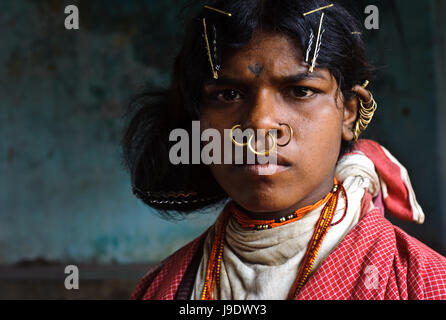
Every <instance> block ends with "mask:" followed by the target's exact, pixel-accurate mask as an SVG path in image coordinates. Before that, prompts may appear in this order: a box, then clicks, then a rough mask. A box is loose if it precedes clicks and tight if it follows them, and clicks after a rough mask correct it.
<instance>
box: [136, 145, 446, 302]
mask: <svg viewBox="0 0 446 320" xmlns="http://www.w3.org/2000/svg"><path fill="white" fill-rule="evenodd" d="M358 149H360V150H361V152H363V153H364V154H366V155H367V156H368V157H369V158H370V159H372V160H373V162H374V163H375V166H376V170H377V171H378V173H379V174H380V176H381V177H383V176H384V177H387V180H386V184H388V186H390V187H389V188H388V190H389V194H388V195H387V196H386V198H384V199H380V197H378V198H377V199H375V205H378V207H381V209H373V210H371V211H370V212H369V208H368V206H367V203H369V200H370V199H371V196H370V194H368V193H366V196H365V197H364V199H363V206H362V209H361V212H362V213H363V215H364V216H363V217H362V219H361V220H360V221H359V222H358V224H357V225H356V226H355V227H354V228H353V229H352V230H351V231H350V232H349V233H348V234H347V236H346V237H345V238H344V239H343V240H342V241H341V242H340V243H339V244H338V246H337V247H336V248H335V249H334V250H333V251H332V252H331V253H330V254H329V255H328V257H327V258H326V259H325V260H324V262H323V263H322V264H321V266H320V267H319V268H318V269H317V270H316V272H315V273H314V274H313V275H312V276H311V277H310V278H309V280H308V282H307V283H306V284H305V286H304V287H303V288H302V289H301V291H300V292H299V295H298V296H297V299H303V300H319V299H327V300H329V299H333V300H334V299H336V300H337V299H354V300H363V299H367V300H369V299H392V300H393V299H404V300H406V299H417V300H422V299H446V258H445V257H443V256H441V255H440V254H438V253H436V252H435V251H433V250H432V249H430V248H429V247H427V246H426V245H424V244H422V243H421V242H419V241H418V240H416V239H415V238H413V237H411V236H409V235H408V234H407V233H405V232H404V231H403V230H401V229H400V228H398V227H396V226H394V225H392V224H391V223H390V222H389V221H388V220H387V219H386V218H384V216H383V214H382V212H384V208H382V205H379V203H381V201H383V205H384V207H385V209H386V212H390V213H391V214H392V215H394V216H399V217H400V218H406V219H408V220H409V219H410V217H409V216H410V214H411V210H410V208H409V207H410V204H409V202H410V201H409V199H408V196H407V190H405V188H407V187H406V186H405V185H404V184H402V183H401V181H399V180H400V179H399V175H398V171H395V170H397V168H396V167H395V166H393V165H392V164H390V163H389V159H388V158H386V157H385V154H384V153H383V152H382V150H381V148H380V146H379V144H377V143H375V142H373V141H368V140H366V141H365V140H362V141H360V142H359V143H358V147H357V150H358ZM398 195H399V196H398ZM206 234H207V232H205V233H204V234H202V235H201V236H200V237H198V238H197V239H195V240H194V241H192V242H191V243H189V244H188V245H186V246H184V247H183V248H181V249H179V250H178V251H177V252H175V253H174V254H172V255H171V256H170V257H168V258H167V259H166V260H164V261H163V262H162V263H160V264H159V265H157V266H156V267H154V268H152V269H151V270H150V271H149V272H148V273H147V274H146V275H145V276H144V278H143V279H142V280H141V282H140V283H139V284H138V286H137V288H136V289H135V291H134V293H133V294H132V296H131V299H143V300H146V299H149V300H171V299H189V298H190V295H188V294H186V295H185V294H184V292H189V293H190V289H191V288H192V286H193V284H194V281H195V277H194V272H195V273H196V270H197V268H198V267H197V262H199V261H200V260H201V254H202V246H203V240H204V239H205V237H206ZM193 266H195V267H193ZM191 270H192V277H191V276H190V275H191ZM185 274H188V275H189V276H188V277H186V276H185ZM187 278H188V279H187ZM184 288H186V290H184ZM188 288H189V290H187V289H188ZM180 291H181V292H180Z"/></svg>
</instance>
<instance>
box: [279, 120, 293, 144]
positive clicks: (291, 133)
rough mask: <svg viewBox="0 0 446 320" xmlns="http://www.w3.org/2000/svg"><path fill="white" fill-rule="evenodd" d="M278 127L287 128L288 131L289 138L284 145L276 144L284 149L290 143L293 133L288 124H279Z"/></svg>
mask: <svg viewBox="0 0 446 320" xmlns="http://www.w3.org/2000/svg"><path fill="white" fill-rule="evenodd" d="M279 126H287V127H288V129H289V131H290V137H289V138H288V141H287V142H286V143H283V144H280V143H277V145H278V146H279V147H286V146H287V145H288V144H289V143H290V142H291V139H293V135H294V131H293V128H291V126H290V125H289V124H288V123H279Z"/></svg>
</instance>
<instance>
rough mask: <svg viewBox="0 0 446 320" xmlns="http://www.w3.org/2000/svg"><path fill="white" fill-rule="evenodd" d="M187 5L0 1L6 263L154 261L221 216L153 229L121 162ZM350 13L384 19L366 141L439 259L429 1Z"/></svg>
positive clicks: (169, 57)
mask: <svg viewBox="0 0 446 320" xmlns="http://www.w3.org/2000/svg"><path fill="white" fill-rule="evenodd" d="M184 2H185V1H173V0H157V1H155V0H153V1H149V0H147V1H136V0H126V1H124V0H107V1H105V0H103V1H62V0H42V1H40V0H39V1H38V0H28V1H26V0H15V1H2V2H0V35H1V39H2V43H1V50H0V66H1V69H0V70H1V73H0V84H1V86H0V92H1V94H0V136H1V140H0V263H6V264H9V263H16V262H18V261H21V260H24V259H26V260H30V259H31V260H32V259H36V258H39V257H40V258H44V259H48V260H57V261H79V262H101V263H110V262H118V263H131V262H145V261H158V260H160V259H162V258H164V257H165V256H167V255H168V254H169V253H170V252H172V251H173V250H175V249H177V248H179V247H180V246H181V245H183V244H185V243H186V242H187V241H189V240H190V239H192V238H194V237H195V236H197V235H198V234H200V233H201V232H202V231H204V230H205V229H206V228H207V226H209V225H210V224H211V223H212V222H213V221H214V219H215V214H216V212H217V211H218V208H216V209H215V210H213V211H212V212H210V213H209V214H208V215H203V214H199V215H194V216H192V217H190V218H188V219H187V220H186V221H179V222H166V221H163V220H161V219H160V218H158V217H157V216H156V215H155V214H153V212H152V210H151V209H149V208H148V207H146V206H144V205H142V204H141V203H140V202H139V201H138V200H137V199H136V198H134V197H133V195H132V194H131V190H130V186H129V179H128V175H127V173H126V172H125V171H124V169H123V166H122V164H121V150H120V146H119V142H120V137H121V136H120V135H121V131H122V128H123V125H124V123H123V119H122V114H123V110H124V106H125V105H126V103H127V102H128V101H129V98H130V97H131V95H132V94H134V93H135V92H136V91H137V89H138V88H139V86H141V85H142V84H144V83H149V84H152V85H157V86H166V85H167V81H168V79H169V73H170V65H171V63H172V61H173V58H174V56H175V54H176V51H177V49H178V46H179V42H180V40H181V32H182V22H181V21H180V20H179V19H177V16H176V15H177V12H178V10H179V9H180V8H181V3H184ZM354 3H355V5H356V6H357V8H359V9H360V10H359V14H360V15H361V14H362V10H363V8H364V7H365V4H370V3H376V4H377V5H378V7H379V8H380V13H381V24H380V30H376V31H366V32H365V34H364V36H365V37H366V39H367V40H368V42H369V43H370V57H371V58H372V61H373V62H374V63H375V64H376V65H378V66H380V69H379V72H378V74H377V78H376V79H374V81H373V85H374V91H375V92H376V94H375V96H376V98H377V101H378V102H379V111H378V113H377V115H376V119H375V121H374V122H373V125H372V126H371V130H370V132H369V136H370V137H372V138H376V139H377V140H378V141H380V142H381V143H382V144H383V145H384V146H386V147H388V149H389V150H391V151H392V153H393V154H394V155H395V156H396V157H397V158H398V159H399V160H400V161H401V162H402V163H403V164H404V165H405V166H406V167H407V168H408V170H409V172H410V174H411V177H412V182H413V185H414V188H415V191H416V192H417V196H418V199H419V201H420V203H421V205H422V206H423V208H424V209H425V211H426V216H427V220H426V223H425V225H423V226H413V225H408V224H407V225H406V224H401V225H402V226H403V228H405V229H406V230H408V231H409V232H410V233H411V234H413V235H415V236H416V237H418V238H419V239H420V240H422V241H424V242H426V243H427V244H429V245H430V246H432V247H433V248H435V249H436V250H438V251H442V252H443V253H444V252H445V251H446V246H445V244H444V242H443V241H442V240H441V239H442V237H444V233H445V229H446V225H445V220H444V218H443V216H442V214H441V212H442V210H444V208H442V207H441V206H440V205H439V204H440V203H441V201H440V200H441V199H444V198H445V195H444V190H445V189H443V191H441V189H440V186H444V183H445V182H444V176H443V177H441V176H440V175H439V174H438V172H440V169H443V170H444V168H445V167H446V165H445V163H444V161H445V158H444V157H443V158H442V157H440V156H439V154H440V148H439V145H441V144H442V143H443V145H444V139H443V136H441V135H440V132H441V131H440V130H439V128H438V125H437V124H438V123H440V124H441V122H440V121H438V119H437V117H438V115H439V114H442V115H444V114H445V112H444V108H445V106H444V105H443V104H441V105H440V104H439V103H438V101H441V100H439V99H438V96H439V94H440V93H439V89H438V88H439V86H437V84H438V83H439V82H440V81H441V79H444V78H442V76H441V75H438V74H439V72H438V70H437V69H438V65H439V63H440V62H442V63H443V65H444V61H445V57H442V56H441V54H440V55H439V56H438V55H437V56H434V47H435V45H436V43H437V42H436V41H437V36H436V34H437V33H434V30H436V31H435V32H439V33H440V34H443V35H444V33H441V30H440V31H438V30H437V29H436V26H435V23H433V21H434V13H435V12H436V9H435V8H436V7H435V3H436V2H435V1H434V0H432V1H407V0H404V1H402V0H401V1H384V0H382V1H370V2H365V1H362V0H361V1H359V0H358V1H355V2H354ZM409 3H410V4H409ZM68 4H77V5H79V10H80V15H81V19H80V30H78V31H68V30H66V29H65V28H64V19H65V15H64V13H63V11H64V7H65V5H68ZM443 8H444V7H443ZM362 16H364V15H363V14H362ZM443 32H444V31H443ZM436 70H437V71H436ZM443 77H444V74H443ZM443 101H444V100H443ZM439 110H442V113H439ZM445 120H446V119H445ZM443 123H444V122H443ZM443 239H444V238H443Z"/></svg>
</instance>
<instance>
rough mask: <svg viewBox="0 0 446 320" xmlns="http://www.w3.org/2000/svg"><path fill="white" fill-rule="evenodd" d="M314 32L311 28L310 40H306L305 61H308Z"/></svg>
mask: <svg viewBox="0 0 446 320" xmlns="http://www.w3.org/2000/svg"><path fill="white" fill-rule="evenodd" d="M313 39H314V33H313V29H311V34H310V40H308V47H307V54H306V55H305V62H307V63H308V58H309V56H310V51H311V46H312V45H313Z"/></svg>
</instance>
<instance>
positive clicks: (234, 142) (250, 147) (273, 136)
mask: <svg viewBox="0 0 446 320" xmlns="http://www.w3.org/2000/svg"><path fill="white" fill-rule="evenodd" d="M279 125H280V126H286V127H288V130H289V131H290V136H289V138H288V141H287V142H285V143H283V144H279V143H278V142H277V139H276V137H275V135H271V134H270V131H271V130H273V129H269V130H268V132H267V134H268V136H270V137H271V139H272V140H273V146H272V147H271V148H270V149H269V150H267V151H265V152H259V151H256V150H255V149H254V147H253V146H252V143H251V142H252V140H253V138H254V134H251V136H250V137H249V139H248V142H247V143H240V142H238V141H236V140H235V139H234V135H233V132H234V130H235V129H237V128H239V127H241V125H240V124H236V125H235V126H233V127H232V129H231V131H230V137H231V140H232V143H233V144H235V145H237V146H239V147H245V146H248V148H249V149H250V150H251V152H252V153H254V154H256V155H262V156H267V155H269V154H270V153H271V152H272V151H273V150H274V149H275V148H276V146H279V147H285V146H287V145H288V144H289V143H290V142H291V140H292V139H293V135H294V132H293V128H292V127H291V126H290V125H289V124H287V123H283V122H281V123H279Z"/></svg>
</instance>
